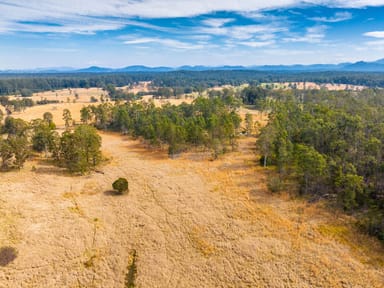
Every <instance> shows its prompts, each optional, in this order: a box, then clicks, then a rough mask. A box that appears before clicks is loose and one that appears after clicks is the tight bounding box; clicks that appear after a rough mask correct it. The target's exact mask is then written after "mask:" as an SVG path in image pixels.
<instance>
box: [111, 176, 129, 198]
mask: <svg viewBox="0 0 384 288" xmlns="http://www.w3.org/2000/svg"><path fill="white" fill-rule="evenodd" d="M112 187H113V189H114V190H116V191H117V192H118V194H124V193H127V192H128V190H129V189H128V181H127V179H125V178H119V179H117V180H116V181H115V182H113V184H112Z"/></svg>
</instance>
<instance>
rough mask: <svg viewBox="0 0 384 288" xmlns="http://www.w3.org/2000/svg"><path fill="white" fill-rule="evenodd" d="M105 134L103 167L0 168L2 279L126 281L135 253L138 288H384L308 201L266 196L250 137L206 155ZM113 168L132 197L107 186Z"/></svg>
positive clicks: (17, 282)
mask: <svg viewBox="0 0 384 288" xmlns="http://www.w3.org/2000/svg"><path fill="white" fill-rule="evenodd" d="M102 137H103V143H104V147H103V149H104V151H105V154H106V155H107V156H108V157H109V158H110V162H109V164H107V165H105V166H104V167H102V168H101V170H102V172H103V173H104V174H101V173H93V174H91V175H88V176H79V177H69V176H68V175H66V174H65V173H63V172H62V171H60V170H59V169H58V168H55V167H53V166H51V165H48V164H45V163H44V162H40V163H38V162H29V163H28V164H27V166H26V167H25V169H23V170H22V171H20V172H9V173H5V174H1V177H0V185H1V194H0V215H1V217H0V219H1V220H0V225H1V227H2V230H1V231H0V245H1V246H12V247H16V248H17V250H18V257H17V258H16V259H15V260H14V261H13V262H11V263H10V264H8V265H7V266H5V267H0V287H124V281H125V277H126V274H127V271H128V264H129V259H130V255H131V253H132V251H133V250H136V252H137V256H138V258H137V270H138V273H137V279H136V284H137V287H383V286H382V283H384V282H383V281H384V278H383V277H384V272H383V270H381V269H382V267H380V266H378V265H376V264H375V265H371V264H363V263H365V262H367V261H371V260H372V259H370V258H367V256H365V255H364V254H363V253H361V252H359V251H357V252H356V253H355V252H353V251H351V246H350V245H347V244H342V243H340V241H336V240H335V239H332V238H330V237H326V236H323V235H322V234H321V233H319V231H318V227H319V225H320V224H321V223H322V222H321V221H322V220H321V219H320V220H319V215H317V213H318V211H317V210H316V209H315V208H311V207H310V206H306V205H305V206H303V205H302V203H301V202H300V203H297V202H296V201H284V200H283V199H281V198H277V197H273V196H271V195H268V194H266V193H265V187H264V184H263V183H264V176H263V174H260V171H259V170H258V169H259V168H255V165H254V163H253V162H252V159H253V156H252V154H251V153H250V152H251V151H250V149H251V148H252V147H253V140H252V141H249V140H243V141H242V142H241V145H240V152H236V153H234V154H231V155H228V156H226V157H224V158H223V159H221V160H219V161H214V162H210V161H207V160H196V159H195V158H196V155H193V154H189V155H186V156H184V158H181V159H175V160H170V159H167V157H166V155H165V153H163V152H147V151H145V150H144V149H143V147H142V145H140V143H138V142H135V141H131V140H127V139H124V138H123V137H121V136H119V135H114V134H103V135H102ZM245 152H246V153H245ZM191 159H192V160H191ZM193 159H195V160H193ZM32 165H34V166H35V167H34V169H32ZM32 170H34V171H32ZM119 176H122V177H126V178H127V179H128V180H129V183H130V193H129V195H127V196H113V195H111V193H110V192H109V191H110V189H111V183H112V182H113V181H114V180H115V179H116V178H117V177H119ZM319 221H320V222H319ZM319 223H320V224H319ZM380 259H381V260H382V258H380ZM376 262H377V261H376ZM376 262H375V263H376ZM375 267H376V268H375Z"/></svg>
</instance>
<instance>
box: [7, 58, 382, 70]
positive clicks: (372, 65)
mask: <svg viewBox="0 0 384 288" xmlns="http://www.w3.org/2000/svg"><path fill="white" fill-rule="evenodd" d="M228 70H256V71H276V72H277V71H281V72H321V71H341V72H342V71H349V72H384V59H380V60H377V61H374V62H365V61H359V62H355V63H340V64H313V65H300V64H297V65H263V66H201V65H200V66H180V67H164V66H160V67H148V66H142V65H134V66H127V67H124V68H106V67H98V66H91V67H88V68H83V69H75V68H70V67H58V68H39V69H30V70H0V74H12V73H14V74H22V73H28V74H29V73H30V74H34V73H35V74H43V73H129V72H131V73H132V72H171V71H228Z"/></svg>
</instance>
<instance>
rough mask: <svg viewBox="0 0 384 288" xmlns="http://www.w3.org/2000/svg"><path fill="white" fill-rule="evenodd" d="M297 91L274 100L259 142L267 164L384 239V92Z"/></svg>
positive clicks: (300, 187) (282, 177)
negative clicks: (351, 214) (356, 217)
mask: <svg viewBox="0 0 384 288" xmlns="http://www.w3.org/2000/svg"><path fill="white" fill-rule="evenodd" d="M294 93H295V92H294V91H292V92H286V97H285V98H283V97H281V98H280V99H275V100H274V102H273V105H272V112H271V113H270V121H269V123H268V125H267V126H266V127H264V128H263V129H262V131H261V134H260V137H259V139H258V142H257V145H258V148H259V151H260V153H261V154H262V161H261V162H262V164H263V165H264V166H266V165H270V164H272V165H275V166H276V167H277V171H278V173H279V175H280V176H279V177H280V179H283V180H284V179H295V180H296V182H297V183H298V191H299V193H300V194H302V195H310V196H311V197H314V198H321V197H323V198H327V199H331V200H332V201H334V203H336V204H337V205H338V206H339V207H341V208H342V209H344V210H345V211H346V212H348V213H353V214H355V215H357V216H358V218H359V219H360V224H361V226H362V227H364V229H366V231H368V232H369V233H370V234H373V235H376V236H377V237H379V238H380V239H382V240H384V193H383V191H384V189H383V188H384V166H383V163H384V154H383V153H382V151H384V125H383V122H382V119H384V108H383V107H384V106H383V104H384V91H383V90H364V91H362V92H346V91H343V92H330V91H318V92H311V91H309V92H306V93H305V92H303V91H301V92H300V95H295V94H294ZM303 93H305V94H303ZM289 94H290V95H289ZM280 96H282V95H280ZM319 96H321V97H319Z"/></svg>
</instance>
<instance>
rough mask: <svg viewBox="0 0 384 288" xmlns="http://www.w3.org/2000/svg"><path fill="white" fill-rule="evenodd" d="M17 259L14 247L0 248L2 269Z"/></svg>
mask: <svg viewBox="0 0 384 288" xmlns="http://www.w3.org/2000/svg"><path fill="white" fill-rule="evenodd" d="M16 257H17V250H16V249H15V248H14V247H9V246H5V247H1V248H0V266H2V267H4V266H7V265H8V264H9V263H11V262H12V261H13V260H15V259H16Z"/></svg>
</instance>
